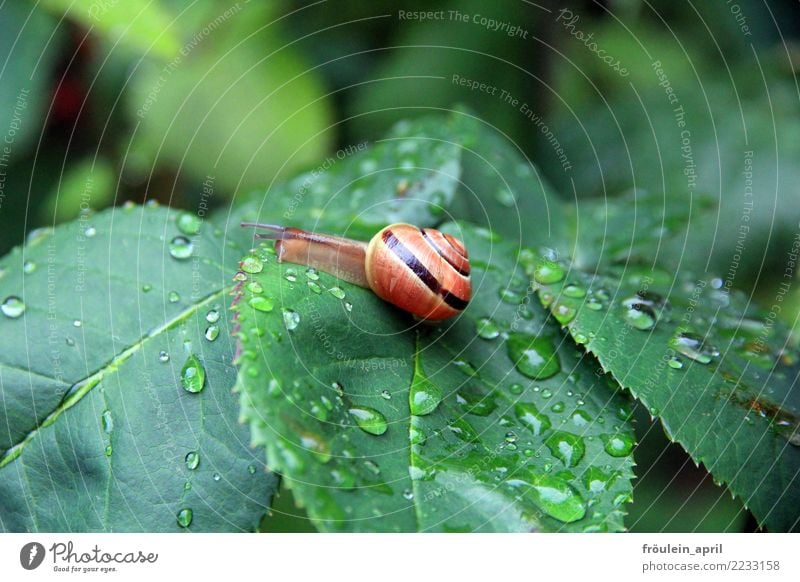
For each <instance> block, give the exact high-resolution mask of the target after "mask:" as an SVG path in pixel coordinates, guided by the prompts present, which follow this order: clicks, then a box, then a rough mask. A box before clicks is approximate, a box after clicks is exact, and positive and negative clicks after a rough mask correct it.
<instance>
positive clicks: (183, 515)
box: [175, 507, 194, 527]
mask: <svg viewBox="0 0 800 582" xmlns="http://www.w3.org/2000/svg"><path fill="white" fill-rule="evenodd" d="M175 517H176V519H177V521H178V525H179V526H181V527H189V526H190V525H192V519H193V518H194V513H193V512H192V510H191V509H190V508H188V507H184V508H183V509H181V510H180V511H179V512H178V515H176V516H175Z"/></svg>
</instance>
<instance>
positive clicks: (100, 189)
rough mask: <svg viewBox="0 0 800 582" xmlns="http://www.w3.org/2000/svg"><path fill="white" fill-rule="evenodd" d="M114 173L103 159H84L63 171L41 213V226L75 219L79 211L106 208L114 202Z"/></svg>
mask: <svg viewBox="0 0 800 582" xmlns="http://www.w3.org/2000/svg"><path fill="white" fill-rule="evenodd" d="M115 191H116V173H115V172H114V168H113V167H112V166H111V164H110V163H109V162H108V160H105V159H103V158H98V159H89V158H87V159H84V160H81V161H79V162H75V163H72V164H70V165H69V167H67V168H65V170H64V173H63V174H62V175H61V176H60V177H59V181H58V184H57V185H56V186H55V188H53V190H52V191H51V192H50V193H49V194H48V195H47V199H46V200H45V202H44V204H43V205H42V208H41V210H40V214H41V218H40V220H41V222H42V223H43V224H57V223H60V222H65V221H67V220H71V219H73V218H77V217H78V216H79V215H80V213H81V211H82V210H84V211H85V210H88V209H89V208H105V207H107V206H111V205H112V204H113V202H114V192H115Z"/></svg>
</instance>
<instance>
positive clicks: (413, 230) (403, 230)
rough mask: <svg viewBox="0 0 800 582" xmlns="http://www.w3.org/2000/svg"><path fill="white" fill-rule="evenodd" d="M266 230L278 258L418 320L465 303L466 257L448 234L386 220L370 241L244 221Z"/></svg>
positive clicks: (454, 312)
mask: <svg viewBox="0 0 800 582" xmlns="http://www.w3.org/2000/svg"><path fill="white" fill-rule="evenodd" d="M242 226H251V227H256V228H262V229H266V230H269V231H270V232H269V233H266V234H265V233H259V234H257V235H256V236H257V237H258V238H267V239H274V240H275V241H276V243H275V250H276V252H277V254H278V260H279V261H286V262H290V263H296V264H301V265H308V266H310V267H314V268H316V269H319V270H321V271H325V272H328V273H331V274H333V275H335V276H337V277H339V278H340V279H344V280H345V281H349V282H350V283H355V284H356V285H360V286H362V287H368V288H370V289H372V290H373V291H374V292H375V294H376V295H378V297H380V298H381V299H383V300H385V301H387V302H389V303H391V304H392V305H395V306H397V307H399V308H400V309H403V310H404V311H407V312H409V313H411V314H413V315H415V316H417V317H419V318H420V319H423V320H429V321H439V320H442V319H447V318H449V317H452V316H454V315H457V314H459V313H460V312H461V311H463V310H464V308H466V306H467V304H468V303H469V300H470V297H471V294H472V286H471V284H470V279H469V273H470V267H469V258H468V255H467V250H466V248H464V243H462V242H461V241H460V240H458V239H457V238H455V237H454V236H452V235H449V234H444V233H442V232H439V231H438V230H435V229H431V228H418V227H416V226H412V225H410V224H404V223H398V224H391V225H389V226H387V227H385V228H383V229H381V231H380V232H378V234H376V235H375V236H374V237H373V238H372V240H371V241H370V242H369V243H364V242H361V241H355V240H351V239H347V238H342V237H337V236H332V235H327V234H317V233H313V232H308V231H304V230H300V229H298V228H291V227H282V226H275V225H269V224H254V223H243V224H242Z"/></svg>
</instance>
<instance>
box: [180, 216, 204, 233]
mask: <svg viewBox="0 0 800 582" xmlns="http://www.w3.org/2000/svg"><path fill="white" fill-rule="evenodd" d="M175 223H176V224H177V226H178V230H179V231H181V232H182V233H183V234H188V235H190V236H191V235H193V234H197V233H198V232H200V226H201V225H202V224H203V220H202V219H201V218H200V217H199V216H197V215H195V214H190V213H188V212H182V213H181V214H180V215H179V216H178V218H177V220H176V221H175Z"/></svg>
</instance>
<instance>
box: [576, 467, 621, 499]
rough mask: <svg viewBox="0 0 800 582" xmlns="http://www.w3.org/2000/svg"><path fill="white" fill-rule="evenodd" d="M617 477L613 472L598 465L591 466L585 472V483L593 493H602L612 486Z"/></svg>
mask: <svg viewBox="0 0 800 582" xmlns="http://www.w3.org/2000/svg"><path fill="white" fill-rule="evenodd" d="M615 478H616V475H615V474H613V473H612V474H609V473H606V472H604V471H603V470H602V469H599V468H598V467H589V468H588V469H587V470H586V472H585V473H584V474H583V484H584V485H586V489H588V490H589V491H590V492H591V493H602V492H603V491H606V490H607V489H608V488H609V487H610V486H611V483H612V482H613V481H614V479H615Z"/></svg>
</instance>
